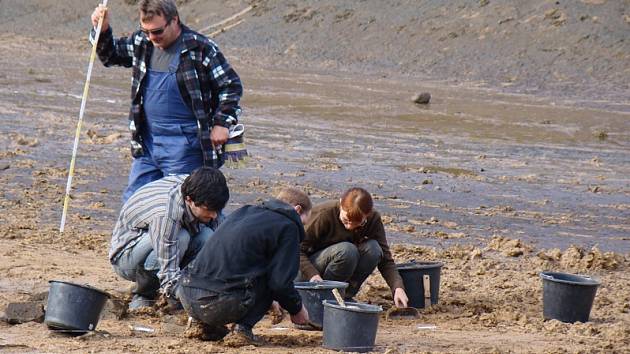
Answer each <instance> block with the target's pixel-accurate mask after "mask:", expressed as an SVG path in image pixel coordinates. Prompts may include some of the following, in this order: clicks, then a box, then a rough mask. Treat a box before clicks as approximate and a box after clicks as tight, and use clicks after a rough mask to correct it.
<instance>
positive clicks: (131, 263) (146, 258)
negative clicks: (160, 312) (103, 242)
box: [112, 225, 214, 298]
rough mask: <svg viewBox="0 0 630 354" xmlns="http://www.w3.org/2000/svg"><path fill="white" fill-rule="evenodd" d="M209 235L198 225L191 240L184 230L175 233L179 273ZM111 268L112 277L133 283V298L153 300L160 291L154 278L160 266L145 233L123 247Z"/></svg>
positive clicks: (204, 228)
mask: <svg viewBox="0 0 630 354" xmlns="http://www.w3.org/2000/svg"><path fill="white" fill-rule="evenodd" d="M213 233H214V231H213V230H212V229H211V228H209V227H207V226H205V225H200V231H199V233H198V234H196V235H194V236H193V237H191V236H190V234H189V233H188V231H186V229H181V230H180V231H179V234H178V235H177V248H178V250H179V254H178V255H177V259H178V260H179V267H180V269H181V268H183V267H184V266H186V264H188V263H190V261H192V260H193V259H194V258H195V256H196V255H197V253H198V252H199V250H201V247H203V245H204V244H205V243H206V241H207V240H208V239H209V238H210V237H211V236H212V234H213ZM112 267H113V268H114V272H116V274H118V275H120V276H121V277H122V278H124V279H126V280H130V281H132V282H135V283H136V289H135V290H134V293H135V294H140V295H143V296H146V297H148V298H154V297H155V296H156V295H157V291H158V289H159V287H160V283H159V280H158V277H157V273H158V271H159V270H160V262H159V260H158V258H157V252H155V250H153V246H152V245H151V237H149V234H148V233H147V232H145V231H143V232H142V235H141V236H140V237H139V238H137V239H136V240H134V241H133V242H131V243H130V244H129V245H127V247H126V248H125V249H124V250H122V251H121V252H120V254H119V255H118V256H117V257H116V258H115V259H114V261H112Z"/></svg>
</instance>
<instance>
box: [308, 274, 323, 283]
mask: <svg viewBox="0 0 630 354" xmlns="http://www.w3.org/2000/svg"><path fill="white" fill-rule="evenodd" d="M310 281H311V282H320V281H324V279H322V276H321V275H319V274H315V275H313V276H312V277H311V279H310Z"/></svg>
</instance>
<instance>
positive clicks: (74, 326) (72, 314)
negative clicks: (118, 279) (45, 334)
mask: <svg viewBox="0 0 630 354" xmlns="http://www.w3.org/2000/svg"><path fill="white" fill-rule="evenodd" d="M49 283H50V291H49V292H48V304H47V305H46V317H45V318H44V323H46V325H48V327H49V328H51V329H59V330H65V331H68V332H74V333H82V332H83V333H85V332H87V331H93V330H94V329H95V328H96V325H97V324H98V320H99V319H100V317H101V311H103V307H104V306H105V303H106V302H107V299H108V298H109V294H107V293H106V292H104V291H101V290H98V289H96V288H93V287H91V286H88V285H78V284H73V283H68V282H64V281H58V280H51V281H49Z"/></svg>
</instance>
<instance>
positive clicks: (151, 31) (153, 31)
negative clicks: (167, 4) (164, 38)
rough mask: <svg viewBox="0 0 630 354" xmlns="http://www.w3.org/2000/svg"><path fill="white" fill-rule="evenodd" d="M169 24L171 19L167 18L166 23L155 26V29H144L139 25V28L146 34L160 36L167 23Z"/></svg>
mask: <svg viewBox="0 0 630 354" xmlns="http://www.w3.org/2000/svg"><path fill="white" fill-rule="evenodd" d="M170 24H171V21H170V20H169V21H167V22H166V24H165V25H164V26H162V27H160V28H156V29H152V30H148V29H144V28H142V26H139V28H140V31H141V32H142V33H144V34H146V35H147V36H149V35H151V34H152V35H154V36H161V35H162V34H163V33H164V31H165V30H166V27H168V25H170Z"/></svg>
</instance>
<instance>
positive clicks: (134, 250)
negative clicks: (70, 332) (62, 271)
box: [109, 167, 230, 310]
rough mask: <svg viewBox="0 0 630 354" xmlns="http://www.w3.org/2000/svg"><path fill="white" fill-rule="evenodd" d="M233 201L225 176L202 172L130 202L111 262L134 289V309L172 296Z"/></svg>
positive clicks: (169, 180)
mask: <svg viewBox="0 0 630 354" xmlns="http://www.w3.org/2000/svg"><path fill="white" fill-rule="evenodd" d="M229 197H230V193H229V190H228V186H227V183H226V181H225V177H224V176H223V174H222V173H221V171H219V170H218V169H215V168H212V167H201V168H199V169H197V170H195V171H194V172H193V173H192V174H191V175H190V176H186V175H173V176H167V177H164V178H162V179H160V180H157V181H154V182H151V183H148V184H146V185H144V186H143V187H141V188H140V189H138V191H137V192H136V193H134V194H133V196H131V198H129V200H128V201H127V202H126V203H125V204H124V205H123V207H122V210H121V212H120V216H119V217H118V222H117V223H116V227H115V228H114V232H113V235H112V240H111V247H110V250H109V260H110V262H111V263H112V266H113V268H114V271H115V272H116V274H118V275H120V276H121V277H123V278H124V279H127V280H130V281H133V282H135V283H136V287H135V289H134V291H133V293H134V295H133V298H132V301H131V303H130V304H129V308H130V309H132V310H133V309H138V308H141V307H145V306H151V305H152V304H153V302H154V299H155V298H156V296H157V294H158V290H160V288H161V289H162V292H163V293H164V294H165V295H166V296H170V295H172V293H173V291H174V289H175V288H176V284H177V282H178V280H179V276H180V270H181V268H183V266H185V265H186V264H187V263H188V262H190V261H191V260H192V259H193V258H194V257H195V255H196V254H197V252H198V251H199V250H200V249H201V247H202V246H203V245H204V244H205V241H206V240H207V239H208V238H209V237H210V235H211V234H212V232H213V229H216V226H217V224H218V220H217V216H218V213H219V211H220V210H221V209H223V208H224V207H225V204H226V203H227V201H228V199H229ZM208 225H210V226H208Z"/></svg>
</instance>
